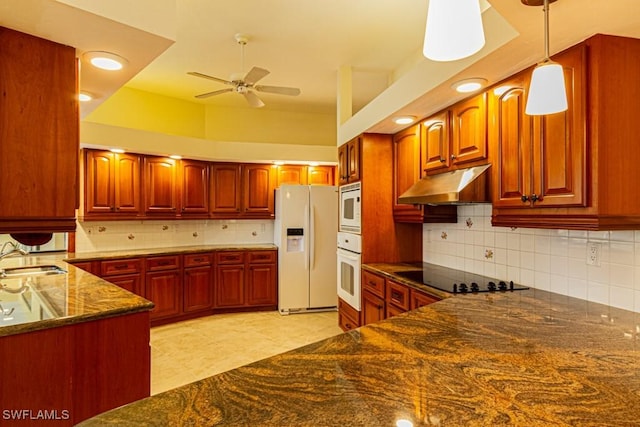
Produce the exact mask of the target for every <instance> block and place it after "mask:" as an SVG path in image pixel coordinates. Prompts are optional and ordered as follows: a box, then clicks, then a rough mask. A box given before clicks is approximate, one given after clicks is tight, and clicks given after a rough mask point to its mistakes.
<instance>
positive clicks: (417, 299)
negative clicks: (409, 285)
mask: <svg viewBox="0 0 640 427" xmlns="http://www.w3.org/2000/svg"><path fill="white" fill-rule="evenodd" d="M438 301H440V298H438V297H434V296H432V295H428V294H425V293H424V292H420V291H417V290H415V289H411V310H415V309H416V308H420V307H424V306H425V305H429V304H433V303H434V302H438Z"/></svg>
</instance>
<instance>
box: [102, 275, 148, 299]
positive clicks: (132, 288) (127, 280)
mask: <svg viewBox="0 0 640 427" xmlns="http://www.w3.org/2000/svg"><path fill="white" fill-rule="evenodd" d="M105 280H108V281H109V282H111V283H113V284H114V285H118V286H120V287H121V288H122V289H126V290H127V291H129V292H132V293H134V294H136V295H140V296H141V297H143V296H144V289H143V283H142V278H141V277H140V275H139V274H127V275H123V276H114V277H108V278H106V279H105Z"/></svg>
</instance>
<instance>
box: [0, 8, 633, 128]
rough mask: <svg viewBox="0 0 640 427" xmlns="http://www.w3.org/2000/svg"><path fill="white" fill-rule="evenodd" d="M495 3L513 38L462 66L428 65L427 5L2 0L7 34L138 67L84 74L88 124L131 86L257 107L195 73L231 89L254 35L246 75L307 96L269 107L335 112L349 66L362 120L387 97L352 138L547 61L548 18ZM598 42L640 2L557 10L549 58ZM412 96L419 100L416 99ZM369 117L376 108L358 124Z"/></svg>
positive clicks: (622, 29)
mask: <svg viewBox="0 0 640 427" xmlns="http://www.w3.org/2000/svg"><path fill="white" fill-rule="evenodd" d="M489 2H490V3H491V6H492V7H493V9H492V10H491V11H490V12H489V13H488V12H485V14H484V16H485V26H487V22H489V23H492V22H494V21H487V17H488V16H490V15H491V14H496V16H499V17H500V18H501V19H504V21H505V22H506V23H508V25H506V26H504V28H505V29H506V28H508V29H510V31H511V32H512V33H513V34H515V36H512V35H511V34H509V35H505V34H506V33H507V32H506V31H503V27H499V26H494V27H493V28H485V30H486V31H487V33H488V45H491V46H492V47H491V48H490V49H489V48H487V49H485V50H483V52H481V53H480V54H478V55H475V56H474V57H473V58H471V59H469V60H467V61H464V62H460V63H459V64H457V65H456V66H443V65H442V64H437V63H431V62H429V61H427V60H425V59H424V58H423V57H422V56H421V54H420V52H421V48H422V42H423V34H424V25H425V17H426V10H427V0H394V1H389V0H321V1H313V0H271V1H265V0H233V1H212V0H162V1H160V0H135V1H133V2H132V1H131V0H92V1H91V2H87V1H85V0H0V25H2V26H6V27H10V28H15V29H18V30H20V31H24V32H28V33H31V34H35V35H38V36H41V37H45V38H49V39H51V40H54V41H59V42H62V43H66V44H69V45H73V46H75V47H77V48H78V54H79V55H81V54H82V52H84V51H86V50H94V49H100V50H111V51H113V52H116V53H119V54H121V55H123V56H125V57H127V58H128V59H129V61H130V64H129V68H128V69H127V70H125V71H124V72H122V73H121V74H120V75H119V76H114V77H112V76H107V77H104V75H101V76H97V75H96V71H95V70H91V69H89V67H87V66H84V67H83V68H82V70H81V86H82V88H83V89H86V90H88V91H91V92H94V93H96V94H97V95H98V97H99V99H98V101H97V102H96V103H95V104H94V105H93V106H84V107H83V109H84V113H85V114H86V113H87V112H88V111H90V110H91V109H92V108H95V106H96V105H98V104H99V103H100V102H102V101H103V100H104V99H105V98H106V97H108V96H109V95H110V94H111V93H113V92H114V91H115V90H117V89H118V88H119V87H121V86H122V85H124V84H125V83H126V85H127V86H128V87H131V88H135V89H139V90H144V91H149V92H153V93H158V94H162V95H167V96H172V97H176V98H180V99H185V100H190V101H194V102H203V103H207V104H216V105H221V106H228V107H237V108H248V107H247V105H246V102H245V100H244V99H243V98H242V97H241V96H239V95H237V94H233V93H227V94H224V95H220V96H216V97H212V98H208V99H206V100H202V101H199V100H196V99H195V98H194V95H197V94H200V93H203V92H209V91H213V90H217V89H223V88H225V86H224V85H223V84H220V83H216V82H213V81H208V80H204V79H199V78H197V77H192V76H189V75H187V74H186V72H187V71H198V72H201V73H205V74H209V75H212V76H216V77H220V78H224V79H227V78H229V77H230V75H231V74H232V73H236V72H239V71H241V70H240V65H241V64H240V48H239V46H238V45H237V44H236V41H235V40H234V35H235V34H236V33H246V34H248V35H249V36H250V41H249V44H248V45H247V47H246V50H245V54H246V55H245V59H246V61H245V71H246V70H248V69H249V68H251V67H252V66H254V65H255V66H259V67H262V68H266V69H268V70H270V71H271V74H270V75H268V76H267V77H265V78H264V79H262V80H261V81H260V83H261V84H265V85H276V86H293V87H299V88H300V89H301V91H302V93H301V95H300V96H298V97H287V96H282V95H273V94H265V93H261V94H260V97H261V98H262V99H263V100H264V102H265V103H266V104H267V105H266V107H264V108H265V109H285V110H296V111H300V110H306V111H318V112H335V110H336V107H335V105H336V92H337V89H336V88H337V70H338V69H339V68H340V67H341V66H350V67H352V68H353V91H354V100H353V102H354V111H358V110H361V108H362V107H363V106H364V105H365V104H366V103H368V102H369V101H370V100H371V99H373V98H374V97H376V96H377V95H378V94H380V93H381V92H383V91H385V93H384V95H387V96H382V97H379V98H378V99H377V100H376V101H374V103H372V104H376V102H377V104H385V105H378V106H377V107H376V108H377V110H378V111H379V112H377V113H375V114H372V115H371V116H372V118H370V119H367V120H361V122H362V125H358V126H360V127H362V129H355V130H354V131H353V132H356V133H357V132H361V131H365V130H375V131H379V132H385V131H386V132H393V131H395V130H397V128H394V127H393V126H389V125H386V124H383V119H384V118H385V116H388V115H391V114H395V113H397V112H407V113H411V114H415V115H417V116H424V115H426V114H429V113H431V112H433V111H435V110H436V109H437V108H441V107H442V106H444V105H447V104H448V103H451V102H452V101H453V100H455V98H456V97H458V98H459V97H461V96H460V95H457V94H455V93H453V92H452V91H451V90H450V87H449V86H450V82H451V81H452V80H454V79H458V78H461V77H466V76H483V77H485V78H487V79H488V80H489V82H490V83H493V82H495V81H497V80H498V79H500V78H503V77H506V76H507V75H509V74H511V73H513V72H515V71H517V70H518V69H521V68H523V67H525V66H528V65H530V64H532V63H534V62H535V61H537V60H539V59H541V56H542V52H543V49H542V16H543V15H542V12H541V8H532V7H526V6H523V5H522V4H521V2H520V0H489ZM492 25H493V24H492ZM492 31H493V32H492ZM596 32H604V33H609V34H620V35H626V36H632V37H640V0H559V1H557V2H556V3H554V4H553V5H552V6H551V50H552V52H557V51H559V50H561V49H564V48H566V47H568V46H570V45H572V44H575V43H576V42H578V41H580V40H582V39H584V38H586V37H588V36H590V35H591V34H594V33H596ZM494 33H495V34H494ZM173 40H175V42H173ZM416 70H420V74H419V78H421V79H423V80H424V82H427V81H429V79H432V81H431V82H429V84H426V83H424V82H422V81H421V82H420V84H415V85H413V84H412V83H410V81H411V80H409V79H410V78H413V79H416V76H415V74H416ZM412 71H413V74H414V76H413V77H407V76H410V75H411V73H412ZM436 76H437V78H436ZM403 79H404V85H403V84H402V83H403ZM389 85H391V86H390V87H388V86H389ZM387 87H388V88H387ZM403 87H404V88H403ZM413 87H415V88H416V90H415V92H416V93H411V94H407V93H406V92H411V90H412V88H413ZM385 89H386V90H385ZM394 91H396V92H397V91H404V92H405V93H404V94H402V96H399V95H398V96H396V94H394ZM392 95H393V96H392ZM387 99H389V100H390V101H389V102H388V103H387V101H386V100H387ZM374 106H375V105H374ZM385 108H387V111H385ZM367 109H369V110H372V109H373V107H371V104H370V105H369V106H367V107H366V108H364V109H363V110H362V112H361V113H360V115H365V114H368V113H367ZM356 116H357V115H356ZM356 121H357V120H356Z"/></svg>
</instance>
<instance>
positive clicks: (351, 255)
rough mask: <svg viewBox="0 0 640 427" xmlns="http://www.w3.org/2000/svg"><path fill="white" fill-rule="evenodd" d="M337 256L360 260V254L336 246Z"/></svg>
mask: <svg viewBox="0 0 640 427" xmlns="http://www.w3.org/2000/svg"><path fill="white" fill-rule="evenodd" d="M337 253H338V256H340V257H343V258H346V259H348V260H351V261H360V254H356V253H353V252H349V251H346V250H344V249H340V248H338V252H337Z"/></svg>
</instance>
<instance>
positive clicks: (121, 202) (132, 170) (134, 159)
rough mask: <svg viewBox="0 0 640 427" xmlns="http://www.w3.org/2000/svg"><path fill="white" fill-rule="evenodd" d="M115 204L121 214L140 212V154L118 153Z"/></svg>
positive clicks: (116, 159)
mask: <svg viewBox="0 0 640 427" xmlns="http://www.w3.org/2000/svg"><path fill="white" fill-rule="evenodd" d="M113 184H114V205H115V210H116V212H118V213H120V214H138V213H139V212H140V156H138V155H137V154H127V153H122V154H116V157H115V181H114V183H113Z"/></svg>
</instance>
